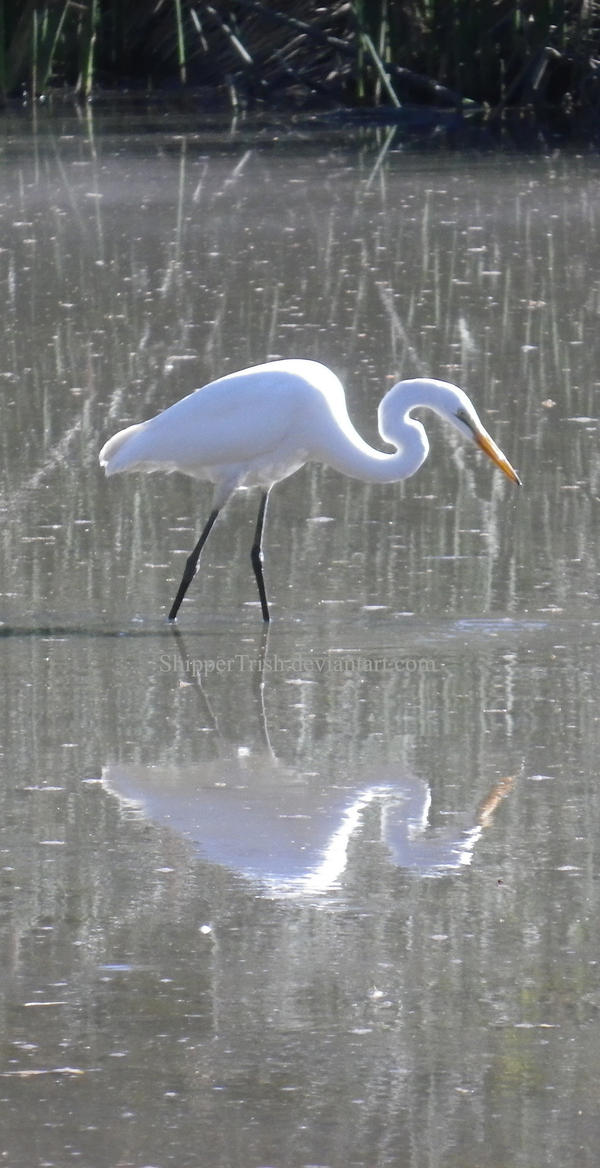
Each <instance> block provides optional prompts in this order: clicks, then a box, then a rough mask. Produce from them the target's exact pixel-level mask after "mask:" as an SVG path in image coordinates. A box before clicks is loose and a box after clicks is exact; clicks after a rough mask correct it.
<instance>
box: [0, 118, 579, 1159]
mask: <svg viewBox="0 0 600 1168" xmlns="http://www.w3.org/2000/svg"><path fill="white" fill-rule="evenodd" d="M124 127H125V128H126V122H125V123H124V124H123V123H120V124H117V123H112V124H111V123H106V124H105V123H103V122H101V121H100V122H98V121H96V122H93V121H91V120H88V121H85V120H84V121H83V122H81V123H79V124H78V123H77V122H76V121H75V120H74V119H72V118H70V117H64V118H63V119H61V118H56V119H55V120H53V121H50V120H49V121H46V122H43V123H42V124H40V125H39V126H38V129H37V133H33V132H31V128H30V126H29V123H26V122H24V123H23V124H19V123H17V122H11V121H7V122H6V123H5V126H4V129H5V134H4V137H3V141H2V175H3V179H2V189H1V194H0V216H1V218H0V226H1V238H0V287H1V288H2V297H3V304H4V311H3V314H2V320H1V322H0V332H1V338H2V345H1V349H0V353H1V357H0V378H1V380H2V425H1V427H0V442H1V445H2V508H3V511H2V520H3V522H2V527H1V534H0V538H1V540H2V560H3V585H2V594H1V609H0V617H1V620H2V624H1V625H0V634H1V636H0V642H1V652H2V677H3V685H2V716H1V722H0V731H1V740H2V750H3V759H4V767H3V776H4V777H3V780H2V788H1V800H2V814H1V818H0V853H1V857H0V868H1V876H2V918H1V926H0V938H1V945H2V954H3V957H2V968H3V976H2V979H1V982H0V1001H1V1010H0V1019H1V1022H0V1025H1V1034H2V1042H1V1048H0V1049H1V1060H0V1151H1V1153H2V1156H3V1162H5V1163H6V1164H7V1165H10V1168H37V1166H39V1168H41V1166H42V1165H58V1166H60V1168H63V1166H64V1165H67V1164H72V1163H77V1164H79V1165H86V1166H89V1168H114V1166H117V1165H120V1166H123V1168H124V1166H125V1165H127V1166H135V1168H143V1166H144V1165H152V1166H154V1168H163V1166H167V1165H174V1166H176V1168H194V1166H196V1165H202V1166H204V1165H206V1166H209V1168H213V1166H214V1168H221V1166H222V1168H238V1166H240V1168H261V1166H272V1168H300V1166H304V1165H323V1166H331V1168H348V1166H352V1165H356V1166H360V1168H380V1166H393V1168H395V1166H398V1168H404V1166H405V1165H406V1166H408V1168H476V1166H477V1168H500V1166H502V1168H513V1166H514V1168H533V1166H534V1165H535V1166H536V1168H540V1166H545V1165H552V1166H555V1165H556V1166H559V1165H560V1166H563V1165H577V1166H578V1168H586V1166H587V1165H590V1166H591V1165H593V1164H594V1165H595V1163H596V1158H597V1147H598V1140H599V1139H600V1120H599V1118H598V1106H597V1095H598V1080H599V1077H600V1035H599V1009H600V949H599V944H598V915H599V907H600V906H599V899H600V897H599V891H600V889H599V877H600V871H599V864H600V861H599V854H598V842H597V841H598V838H599V830H600V792H599V787H598V761H597V760H598V756H599V748H600V736H599V730H598V712H597V691H598V680H599V666H598V650H599V647H600V618H599V616H598V579H599V570H600V568H599V553H598V541H597V537H596V532H597V511H598V497H599V489H600V483H599V469H600V463H599V460H598V386H599V382H598V371H597V367H598V325H599V312H600V278H599V276H598V270H599V260H600V249H599V238H598V234H599V212H598V206H599V194H600V164H599V163H598V160H597V159H596V158H585V157H579V156H577V155H576V154H575V153H571V154H570V155H566V154H565V155H558V156H556V157H552V158H551V157H549V156H547V155H544V154H543V153H542V152H540V154H539V156H537V157H529V156H524V155H512V156H510V155H509V156H507V155H503V156H500V155H493V156H489V155H476V154H473V155H469V156H464V155H460V154H457V153H452V152H444V151H442V150H440V151H438V152H436V153H425V152H421V151H410V150H401V149H398V148H396V147H395V146H394V144H392V145H391V148H390V149H388V150H387V152H383V153H382V147H383V146H384V145H385V139H384V137H383V136H381V137H380V136H378V135H376V134H372V135H371V134H368V133H366V132H364V131H360V132H358V133H357V136H356V139H355V140H351V139H350V138H348V137H346V136H343V137H342V136H340V138H339V139H336V137H335V136H334V135H329V136H328V137H325V136H324V135H318V134H317V133H311V134H308V133H307V134H306V135H304V134H296V135H295V136H294V137H293V138H288V137H287V136H286V135H285V134H284V133H282V132H281V131H280V130H274V129H271V130H268V129H267V128H265V127H262V128H260V129H259V130H258V131H257V132H256V133H253V132H252V131H251V130H250V129H248V128H247V127H245V126H244V125H243V124H242V125H241V126H240V127H237V128H236V127H233V128H232V129H231V130H229V128H227V129H226V130H224V131H223V132H221V133H217V132H215V131H212V132H209V131H206V132H200V131H199V130H198V128H197V127H195V128H194V127H191V126H190V125H188V126H183V125H182V124H179V123H178V124H176V125H173V124H172V123H171V122H170V121H169V120H168V119H166V118H164V119H155V121H154V122H153V123H152V124H149V123H144V122H143V121H141V120H140V121H139V122H138V123H135V125H134V128H133V129H131V130H130V132H129V133H126V132H125V128H124ZM277 356H306V357H316V358H318V359H320V360H323V361H325V362H326V363H327V364H328V365H330V366H331V367H332V368H334V369H335V370H336V372H337V373H338V374H339V375H340V376H341V377H342V379H343V380H344V382H345V384H346V386H347V393H348V399H349V403H350V410H351V413H352V415H353V417H354V419H355V420H356V423H357V425H358V427H359V428H360V429H361V431H362V433H363V434H364V435H365V437H366V438H368V439H369V440H370V441H372V442H374V443H378V439H377V432H376V423H375V416H376V406H377V402H378V401H379V398H380V396H381V394H382V392H383V390H384V389H385V388H386V387H387V386H389V385H390V384H391V383H392V382H393V381H394V380H397V379H398V378H399V377H402V376H415V375H417V374H420V373H431V374H434V375H437V376H440V377H443V378H446V379H450V380H454V381H457V382H458V383H459V384H461V385H462V386H463V387H464V388H465V389H466V390H467V391H468V392H469V393H470V394H471V396H472V397H473V399H474V400H475V402H476V404H477V406H478V408H479V409H480V412H481V414H482V416H483V418H484V420H485V422H486V424H487V425H488V426H489V428H490V430H491V431H492V433H493V435H494V436H495V437H496V439H497V440H498V441H499V442H500V444H501V446H502V447H503V448H504V450H505V451H506V453H507V455H508V457H509V458H510V459H511V460H512V461H513V462H514V464H515V465H516V466H517V467H518V469H519V471H520V472H521V474H522V477H523V480H524V484H525V485H524V488H523V490H522V491H521V492H518V491H517V490H516V489H515V488H514V487H512V486H511V484H510V483H508V482H507V481H506V480H505V479H504V478H503V477H502V476H501V475H500V474H499V473H498V472H497V471H495V470H494V469H493V467H492V466H491V464H489V463H488V462H487V460H485V459H483V458H482V457H481V456H480V455H479V454H478V453H477V452H476V451H474V450H472V449H466V448H463V447H462V446H461V445H460V444H459V443H458V440H456V441H455V439H454V438H453V437H452V436H451V435H450V436H449V435H448V434H447V432H446V431H444V430H443V428H442V425H441V423H439V422H437V421H436V420H433V421H431V420H428V429H429V433H430V436H431V441H432V454H431V457H430V459H429V461H428V462H427V463H426V465H425V467H424V468H423V469H422V470H421V472H420V473H419V475H418V476H417V477H416V478H414V479H412V480H411V481H410V482H408V483H407V484H406V485H404V486H387V487H374V486H365V485H363V484H361V483H359V482H354V481H350V480H346V479H344V478H342V477H341V476H339V475H338V474H336V473H335V472H334V471H332V470H328V469H324V468H321V467H314V466H313V467H307V468H304V469H303V470H302V471H300V472H299V473H298V474H297V475H295V476H294V477H293V478H291V479H289V480H287V481H286V482H284V483H282V484H281V485H280V486H278V487H276V488H275V490H274V491H273V495H272V501H271V509H270V514H269V518H268V525H267V532H266V573H267V579H268V585H269V590H270V596H271V599H272V606H273V617H274V620H273V623H272V626H271V629H270V631H269V634H268V636H266V635H265V633H264V631H263V627H262V623H261V621H260V617H259V609H258V606H257V603H256V595H255V587H254V581H253V579H252V573H251V568H250V563H249V558H248V550H249V546H250V542H251V538H252V531H253V526H254V522H255V513H256V499H255V496H254V494H240V495H239V496H238V497H237V498H236V499H235V500H234V501H233V503H232V504H231V506H230V507H229V509H228V511H227V513H226V514H225V515H224V516H223V520H222V523H221V524H220V526H219V525H218V526H217V528H216V529H215V532H214V533H213V536H212V537H211V542H210V543H209V545H208V546H207V552H206V556H205V559H204V562H203V566H202V572H201V576H200V577H199V578H197V579H196V580H195V581H194V583H193V585H192V588H191V589H190V593H189V599H188V600H186V602H185V605H184V608H183V609H182V614H181V619H180V621H179V632H178V633H175V632H173V630H172V629H170V628H169V627H168V626H167V624H166V613H167V611H168V609H169V606H170V603H171V600H172V599H173V594H174V591H175V588H176V586H177V583H178V579H179V576H180V573H181V570H182V567H183V562H184V559H185V554H186V552H187V551H189V549H190V547H191V545H192V543H193V541H194V534H195V532H196V531H197V530H198V529H199V527H200V525H201V523H202V522H203V521H204V519H205V518H206V516H207V513H208V509H209V507H210V488H209V487H208V486H206V487H205V486H199V485H198V484H194V483H193V482H191V481H190V480H186V479H183V478H181V477H178V476H173V477H167V476H160V475H157V476H152V477H146V478H143V477H141V476H135V475H132V476H130V477H124V478H115V479H111V480H110V481H107V480H106V479H105V478H104V477H103V475H102V473H101V472H100V469H99V467H98V465H97V454H98V450H99V448H100V446H101V444H102V443H103V442H104V441H105V439H106V438H107V437H109V436H110V434H112V433H114V432H115V431H116V430H117V429H119V428H120V427H121V426H123V425H126V424H128V423H129V422H130V421H134V420H139V419H141V418H144V417H148V416H150V415H151V414H153V413H155V412H156V411H157V410H159V409H161V408H162V407H164V406H165V405H167V404H169V403H170V402H171V401H173V400H175V399H176V398H178V397H180V396H182V395H183V394H184V393H186V392H189V391H190V390H191V389H192V388H194V387H195V386H196V385H199V384H201V383H203V382H205V381H208V380H210V379H211V378H213V377H215V376H218V375H219V374H220V373H223V372H226V371H232V370H234V369H236V368H241V367H243V366H245V365H247V364H252V363H256V362H259V361H262V360H265V359H266V358H273V357H277Z"/></svg>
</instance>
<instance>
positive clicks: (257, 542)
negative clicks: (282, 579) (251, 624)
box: [250, 491, 271, 622]
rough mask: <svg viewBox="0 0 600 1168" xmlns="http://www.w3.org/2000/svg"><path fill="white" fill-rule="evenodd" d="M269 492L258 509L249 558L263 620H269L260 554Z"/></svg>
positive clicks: (265, 494) (266, 492) (261, 555)
mask: <svg viewBox="0 0 600 1168" xmlns="http://www.w3.org/2000/svg"><path fill="white" fill-rule="evenodd" d="M268 498H269V492H268V491H265V493H264V495H263V497H262V499H261V501H260V507H259V509H258V519H257V520H256V531H255V532H254V543H253V544H252V551H251V552H250V558H251V560H252V567H253V568H254V575H255V576H256V583H257V586H258V595H259V596H260V606H261V608H262V615H263V620H264V621H265V622H268V621H270V619H271V618H270V616H269V605H268V604H267V591H266V588H265V581H264V577H263V570H262V565H263V554H262V533H263V527H264V524H265V511H266V510H267V500H268Z"/></svg>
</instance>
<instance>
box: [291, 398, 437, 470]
mask: <svg viewBox="0 0 600 1168" xmlns="http://www.w3.org/2000/svg"><path fill="white" fill-rule="evenodd" d="M383 440H384V441H388V442H390V445H393V446H396V450H395V452H394V453H393V454H390V453H387V452H386V451H383V450H376V449H375V448H374V447H373V446H369V443H368V442H365V440H364V438H361V436H360V434H359V433H358V430H356V429H355V428H354V426H353V425H352V422H351V421H350V417H349V416H348V414H346V415H345V417H340V416H339V415H338V417H336V418H331V419H330V424H329V425H328V426H326V427H323V428H322V429H321V433H320V435H319V439H318V444H317V448H316V449H315V448H314V445H313V450H312V451H311V457H312V458H314V459H316V460H318V461H320V462H325V463H327V465H328V466H332V467H334V468H335V470H339V471H341V472H342V474H346V475H349V476H350V477H351V478H356V479H362V480H363V482H366V483H396V482H399V481H400V480H401V479H407V478H410V476H411V475H413V474H416V472H417V471H418V470H419V467H421V466H422V465H423V463H424V462H425V459H426V458H427V455H428V453H429V442H428V441H427V435H426V433H425V430H424V429H423V426H422V425H421V423H420V422H417V421H416V420H415V419H414V418H410V417H408V415H405V416H404V418H403V420H402V437H401V439H399V438H396V437H395V436H394V438H393V439H392V438H391V436H389V435H388V436H385V435H384V438H383Z"/></svg>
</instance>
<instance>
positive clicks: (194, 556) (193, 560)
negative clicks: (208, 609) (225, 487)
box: [169, 508, 219, 621]
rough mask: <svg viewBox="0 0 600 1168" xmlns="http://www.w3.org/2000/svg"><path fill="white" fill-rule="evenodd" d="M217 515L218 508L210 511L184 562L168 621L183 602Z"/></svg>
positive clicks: (173, 617) (171, 619) (175, 614)
mask: <svg viewBox="0 0 600 1168" xmlns="http://www.w3.org/2000/svg"><path fill="white" fill-rule="evenodd" d="M218 514H219V509H218V508H217V509H216V511H211V513H210V515H209V517H208V522H207V524H206V526H205V528H204V531H203V532H202V535H201V536H200V539H199V540H198V543H197V544H196V546H195V548H194V550H193V552H192V553H191V555H190V556H188V558H187V560H186V565H185V570H184V573H183V576H182V579H181V584H180V585H179V591H178V593H177V596H176V597H175V600H174V601H173V604H172V606H171V611H170V613H169V620H170V621H173V620H175V617H176V616H177V613H178V612H179V606H180V604H181V601H182V600H183V598H184V596H185V594H186V592H187V590H188V588H189V586H190V584H191V583H192V580H193V579H194V576H195V575H196V569H197V567H198V560H199V559H200V552H201V551H202V548H203V547H204V544H205V543H206V541H207V539H208V537H209V535H210V532H211V529H212V526H213V523H214V522H215V519H216V518H217V515H218Z"/></svg>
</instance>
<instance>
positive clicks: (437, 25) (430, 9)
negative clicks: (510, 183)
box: [0, 0, 600, 107]
mask: <svg viewBox="0 0 600 1168" xmlns="http://www.w3.org/2000/svg"><path fill="white" fill-rule="evenodd" d="M598 57H600V0H352V2H351V3H350V4H347V3H344V0H330V2H329V3H325V4H322V3H317V0H289V2H287V0H212V2H211V3H207V2H206V0H152V3H149V0H127V3H123V0H0V93H1V94H3V95H4V96H5V97H6V96H14V95H19V96H20V95H22V94H23V93H27V94H30V95H32V96H33V97H38V96H40V95H41V94H43V93H47V92H51V91H53V90H57V89H66V90H67V91H68V92H73V93H75V94H80V95H81V96H84V97H89V95H90V94H91V92H92V90H93V89H95V88H104V89H113V90H114V89H119V88H124V87H126V86H129V85H130V84H134V85H135V86H136V87H139V86H140V85H142V86H146V87H149V88H153V89H160V88H161V86H164V85H165V84H172V82H173V81H176V82H177V83H178V84H179V85H180V86H181V87H183V86H186V85H189V84H194V85H207V86H212V87H220V88H221V91H222V92H226V91H227V89H228V88H229V89H230V90H231V87H232V86H233V88H234V89H235V90H236V91H240V92H244V89H245V87H246V88H247V89H248V91H249V92H250V93H256V92H259V93H260V94H261V95H262V96H264V97H265V99H266V100H268V96H269V94H270V93H271V92H272V91H275V90H276V89H277V86H285V84H286V82H287V83H288V84H290V85H296V86H297V85H305V86H306V89H307V92H309V91H310V89H311V86H312V87H313V88H314V89H315V88H316V90H317V91H318V92H324V93H327V92H329V93H331V95H332V97H333V98H334V100H335V99H337V100H339V101H342V102H352V101H357V100H358V101H361V102H364V103H369V104H377V103H379V102H384V103H386V104H390V103H391V104H397V103H398V102H400V101H410V100H415V91H414V87H413V88H412V89H411V76H410V75H411V74H416V75H419V76H420V77H421V78H429V79H430V81H431V83H432V89H431V92H432V95H433V97H435V92H436V91H435V90H434V89H433V83H436V84H439V85H442V86H445V87H447V88H448V89H449V90H451V91H453V92H454V93H455V94H459V95H461V97H462V98H469V99H473V100H476V101H478V102H487V103H489V104H490V105H492V106H497V107H499V106H503V105H506V104H521V105H523V104H527V103H528V102H533V103H534V104H536V103H539V102H540V101H542V100H550V101H552V100H554V99H555V96H556V91H557V90H560V91H561V92H562V94H563V95H564V93H565V92H566V91H567V89H568V90H569V91H570V92H571V93H572V94H575V99H576V100H577V95H579V96H580V97H583V94H584V93H587V94H588V95H589V94H595V97H594V98H593V100H595V101H596V102H598V96H597V94H596V90H597V89H598V88H599V87H600V77H597V75H596V65H595V60H596V59H598ZM332 77H334V78H337V79H338V80H337V81H335V80H334V82H333V83H332V81H331V78H332ZM336 85H337V90H336ZM417 100H418V98H417Z"/></svg>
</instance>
